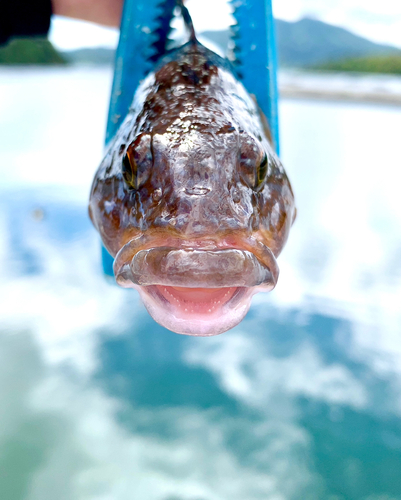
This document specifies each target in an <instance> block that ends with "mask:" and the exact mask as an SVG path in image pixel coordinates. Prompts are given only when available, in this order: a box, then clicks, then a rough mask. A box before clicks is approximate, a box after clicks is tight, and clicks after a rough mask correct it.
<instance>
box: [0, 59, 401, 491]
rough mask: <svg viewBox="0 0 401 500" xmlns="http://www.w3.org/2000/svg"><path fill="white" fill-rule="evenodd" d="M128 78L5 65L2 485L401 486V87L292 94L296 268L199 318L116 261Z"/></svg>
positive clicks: (289, 263)
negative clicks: (205, 328)
mask: <svg viewBox="0 0 401 500" xmlns="http://www.w3.org/2000/svg"><path fill="white" fill-rule="evenodd" d="M111 77H112V70H111V69H110V68H108V67H104V68H89V67H86V68H85V67H81V68H69V67H66V68H64V67H62V68H54V67H53V68H49V69H29V70H28V69H18V68H2V69H0V138H1V148H0V176H1V181H0V270H1V281H0V402H1V404H0V498H1V499H2V500H3V499H4V500H54V499H57V500H128V499H129V500H131V499H133V498H136V499H141V500H227V499H230V500H236V499H238V500H261V499H265V500H298V499H302V500H321V499H324V500H326V499H327V500H398V499H401V419H400V416H401V307H400V300H401V294H400V292H401V230H400V227H401V203H400V193H399V186H400V180H401V177H400V168H401V160H400V145H399V144H400V131H401V107H396V106H391V105H379V104H369V103H355V102H340V101H335V100H334V101H325V100H305V99H298V100H297V99H289V98H284V99H283V100H282V101H281V104H280V114H281V134H282V136H281V139H282V160H283V162H284V165H285V167H286V169H287V172H288V174H289V177H290V179H291V181H292V184H293V186H294V190H295V194H296V199H297V205H298V218H297V220H296V223H295V225H294V227H293V231H292V233H291V235H290V239H289V242H288V245H287V247H286V248H285V250H284V252H283V254H282V255H281V256H280V258H279V264H280V268H281V276H280V279H279V283H278V286H277V288H276V290H275V291H273V292H272V293H270V294H268V295H264V294H261V295H259V296H257V297H255V300H254V302H253V305H252V308H251V310H250V312H249V314H248V316H247V317H246V319H245V320H244V321H243V322H242V323H241V324H240V325H239V326H238V327H236V328H235V329H233V330H232V331H229V332H227V333H224V334H223V335H221V336H218V337H213V338H191V337H186V336H180V335H176V334H174V333H171V332H169V331H167V330H164V329H163V328H161V327H160V326H158V325H157V324H156V323H154V322H153V320H152V319H151V318H150V317H149V315H148V314H147V313H146V311H145V310H144V308H143V306H142V305H141V303H140V302H139V299H138V296H137V294H136V292H134V291H127V290H122V289H119V288H118V287H116V286H114V285H113V284H111V283H109V282H107V281H106V280H105V279H104V277H103V276H102V274H101V263H100V244H99V238H98V235H97V233H96V232H95V231H94V229H93V228H92V226H91V224H90V221H89V219H88V217H87V198H88V193H89V188H90V184H91V180H92V177H93V174H94V171H95V169H96V167H97V165H98V163H99V161H100V159H101V156H102V147H103V144H102V143H103V137H104V130H105V121H106V113H107V105H108V98H109V91H110V85H111ZM284 77H285V75H284Z"/></svg>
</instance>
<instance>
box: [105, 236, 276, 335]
mask: <svg viewBox="0 0 401 500" xmlns="http://www.w3.org/2000/svg"><path fill="white" fill-rule="evenodd" d="M159 241H160V240H159ZM165 241H166V240H164V242H165ZM228 241H229V240H227V239H226V241H223V242H222V241H221V240H220V246H216V244H215V243H214V244H213V243H212V242H210V241H209V242H208V244H206V245H205V241H203V242H202V245H201V244H200V242H195V241H192V242H191V245H190V246H189V247H186V246H183V245H182V244H181V245H179V244H178V241H176V240H170V242H169V243H170V244H172V245H173V246H161V245H154V244H155V241H154V240H153V241H152V240H150V241H146V238H145V239H144V240H142V239H141V238H139V239H137V240H133V241H131V242H129V243H128V244H127V245H125V247H124V248H122V249H121V250H120V252H119V253H118V254H117V256H116V259H115V262H114V272H115V276H116V281H117V283H118V284H119V285H120V286H122V287H124V288H134V289H136V290H138V292H139V294H140V296H141V298H142V301H143V303H144V305H145V307H146V309H147V310H148V312H149V314H150V315H151V316H152V317H153V319H154V320H155V321H157V322H158V323H159V324H161V325H162V326H164V327H165V328H168V329H169V330H172V331H174V332H176V333H180V334H186V335H194V336H212V335H218V334H220V333H223V332H225V331H227V330H229V329H231V328H233V327H234V326H236V325H237V324H238V323H240V321H241V320H242V319H243V318H244V317H245V315H246V313H247V312H248V310H249V307H250V304H251V300H252V296H253V295H254V294H255V293H258V292H262V291H265V292H266V291H270V290H272V289H273V288H274V287H275V285H276V283H277V279H278V272H279V271H278V266H277V262H276V259H275V256H274V255H273V253H272V252H271V251H270V250H269V248H268V247H266V246H265V245H263V244H260V243H258V242H256V241H255V240H253V239H252V238H250V239H244V240H242V241H241V240H239V241H237V242H236V245H235V246H234V241H233V240H232V239H231V240H230V241H229V242H230V245H229V244H228ZM144 242H146V243H147V244H145V247H144V246H143V243H144ZM181 243H182V242H181Z"/></svg>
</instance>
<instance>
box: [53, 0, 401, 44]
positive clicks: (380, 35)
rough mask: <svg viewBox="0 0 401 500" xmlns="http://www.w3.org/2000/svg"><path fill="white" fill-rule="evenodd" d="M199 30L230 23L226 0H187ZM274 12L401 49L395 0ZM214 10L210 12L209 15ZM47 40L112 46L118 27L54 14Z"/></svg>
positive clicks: (297, 4) (304, 0) (285, 5)
mask: <svg viewBox="0 0 401 500" xmlns="http://www.w3.org/2000/svg"><path fill="white" fill-rule="evenodd" d="M187 6H188V8H189V9H190V12H191V13H192V16H193V18H194V24H195V28H196V30H197V31H198V32H201V31H204V30H208V29H213V30H217V29H224V28H226V27H227V26H228V25H229V24H232V18H231V16H230V7H229V6H228V4H227V2H226V1H225V0H188V1H187ZM273 8H274V14H275V16H276V17H278V18H280V19H284V20H287V21H296V20H298V19H301V18H302V17H305V16H309V17H314V18H316V19H320V20H322V21H325V22H327V23H330V24H335V25H338V26H342V27H344V28H347V29H349V30H350V31H352V32H354V33H356V34H359V35H361V36H363V37H365V38H368V39H370V40H373V41H375V42H379V43H385V44H389V45H395V46H398V47H400V48H401V2H400V1H397V0H380V1H378V0H324V1H322V0H276V1H275V2H273ZM211 13H213V15H211ZM50 40H51V41H52V42H53V43H54V44H55V45H56V46H57V47H58V48H60V49H63V50H68V49H75V48H79V47H96V46H103V47H115V46H116V45H117V42H118V30H116V29H114V30H113V29H108V28H101V27H99V26H96V25H94V24H91V23H85V22H80V21H73V20H69V19H66V18H60V17H55V18H54V19H53V22H52V27H51V32H50Z"/></svg>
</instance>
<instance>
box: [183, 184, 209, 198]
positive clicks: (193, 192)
mask: <svg viewBox="0 0 401 500" xmlns="http://www.w3.org/2000/svg"><path fill="white" fill-rule="evenodd" d="M184 191H185V193H186V194H189V195H190V196H204V195H205V194H208V193H210V191H211V189H210V188H207V187H202V186H194V187H191V188H188V187H187V188H185V190H184Z"/></svg>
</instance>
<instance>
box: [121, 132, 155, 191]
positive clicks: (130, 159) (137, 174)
mask: <svg viewBox="0 0 401 500" xmlns="http://www.w3.org/2000/svg"><path fill="white" fill-rule="evenodd" d="M150 143H151V138H150V136H149V135H147V134H144V135H140V136H139V137H137V138H136V139H135V141H133V142H132V143H131V144H130V145H129V146H128V148H127V151H126V153H125V155H124V156H123V159H122V165H121V172H122V176H123V179H124V181H125V182H126V183H127V185H128V186H129V187H130V188H131V189H139V188H140V187H141V186H142V185H143V184H144V183H145V182H146V181H147V179H148V178H149V175H150V172H151V170H152V165H153V157H152V150H151V144H150Z"/></svg>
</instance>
